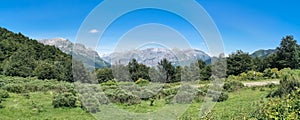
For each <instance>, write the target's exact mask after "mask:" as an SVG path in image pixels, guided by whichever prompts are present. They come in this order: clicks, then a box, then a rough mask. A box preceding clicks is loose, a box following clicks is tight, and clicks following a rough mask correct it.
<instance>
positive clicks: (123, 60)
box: [102, 48, 210, 66]
mask: <svg viewBox="0 0 300 120" xmlns="http://www.w3.org/2000/svg"><path fill="white" fill-rule="evenodd" d="M102 58H103V59H104V60H106V61H107V62H110V63H112V64H115V62H117V63H120V64H127V63H128V62H129V61H130V60H131V59H133V58H135V59H137V61H138V62H140V63H143V64H145V65H147V66H156V65H157V63H158V62H159V61H160V60H162V59H164V58H166V59H168V60H169V61H170V62H172V63H173V65H179V64H180V65H188V64H190V63H191V62H194V61H195V60H198V59H201V60H204V61H209V59H210V56H209V55H207V54H206V53H204V52H203V51H200V50H196V49H185V50H179V49H172V50H169V49H165V48H147V49H143V50H133V51H127V52H122V53H112V54H109V55H107V56H104V57H102Z"/></svg>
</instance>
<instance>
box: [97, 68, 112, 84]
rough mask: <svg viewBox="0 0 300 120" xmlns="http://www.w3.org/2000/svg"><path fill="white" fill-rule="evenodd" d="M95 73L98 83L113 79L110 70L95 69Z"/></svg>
mask: <svg viewBox="0 0 300 120" xmlns="http://www.w3.org/2000/svg"><path fill="white" fill-rule="evenodd" d="M95 72H96V77H97V80H98V83H103V82H107V81H109V80H113V79H114V76H113V73H112V70H111V69H110V68H104V69H97V70H96V71H95Z"/></svg>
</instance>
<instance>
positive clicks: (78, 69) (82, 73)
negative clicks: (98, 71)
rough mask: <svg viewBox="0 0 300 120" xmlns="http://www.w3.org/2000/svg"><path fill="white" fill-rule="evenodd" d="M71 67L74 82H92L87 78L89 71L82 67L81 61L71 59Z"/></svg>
mask: <svg viewBox="0 0 300 120" xmlns="http://www.w3.org/2000/svg"><path fill="white" fill-rule="evenodd" d="M72 69H73V72H72V73H73V79H74V82H76V81H78V82H82V83H94V82H95V81H92V80H91V79H90V78H89V73H88V71H87V69H86V68H85V67H84V65H83V63H82V62H80V61H77V60H73V62H72Z"/></svg>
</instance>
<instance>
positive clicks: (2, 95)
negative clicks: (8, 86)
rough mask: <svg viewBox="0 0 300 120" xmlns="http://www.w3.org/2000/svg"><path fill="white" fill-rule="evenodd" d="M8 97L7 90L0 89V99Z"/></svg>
mask: <svg viewBox="0 0 300 120" xmlns="http://www.w3.org/2000/svg"><path fill="white" fill-rule="evenodd" d="M8 97H9V94H8V92H7V91H6V90H2V89H0V99H3V98H8Z"/></svg>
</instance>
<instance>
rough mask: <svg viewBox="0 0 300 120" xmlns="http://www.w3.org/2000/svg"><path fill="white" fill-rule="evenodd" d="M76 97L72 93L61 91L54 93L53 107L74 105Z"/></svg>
mask: <svg viewBox="0 0 300 120" xmlns="http://www.w3.org/2000/svg"><path fill="white" fill-rule="evenodd" d="M76 101H77V98H76V96H75V95H74V94H73V93H70V92H62V93H57V94H55V95H54V97H53V100H52V105H53V107H54V108H59V107H76Z"/></svg>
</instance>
